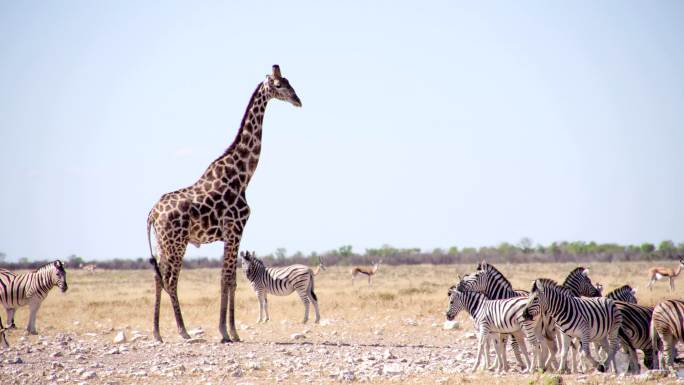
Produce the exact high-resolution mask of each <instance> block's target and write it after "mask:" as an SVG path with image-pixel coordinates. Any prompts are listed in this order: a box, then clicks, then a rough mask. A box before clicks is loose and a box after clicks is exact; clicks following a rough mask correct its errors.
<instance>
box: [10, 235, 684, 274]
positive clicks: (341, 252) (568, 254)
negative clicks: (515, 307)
mask: <svg viewBox="0 0 684 385" xmlns="http://www.w3.org/2000/svg"><path fill="white" fill-rule="evenodd" d="M259 257H260V258H262V259H263V260H264V262H265V263H266V264H267V265H269V266H283V265H289V264H295V263H299V264H304V265H309V266H315V265H317V264H318V261H319V259H322V260H323V262H324V263H325V265H326V266H333V265H362V264H371V263H373V262H376V261H379V260H382V261H383V263H384V264H388V265H415V264H435V265H441V264H455V263H477V262H479V261H481V260H482V259H486V260H487V261H490V262H492V263H526V262H545V263H554V262H577V263H591V262H614V261H615V262H617V261H643V260H667V259H676V258H678V257H684V243H679V244H675V243H674V242H672V241H670V240H665V241H662V242H660V243H659V244H658V245H655V244H652V243H642V244H640V245H619V244H616V243H596V242H582V241H575V242H553V243H551V244H550V245H541V244H537V245H534V244H533V242H532V240H531V239H530V238H522V239H521V240H520V241H519V242H518V243H517V244H511V243H508V242H502V243H500V244H499V245H497V246H487V247H480V248H474V247H463V248H459V247H457V246H452V247H449V248H448V249H442V248H435V249H433V250H430V251H427V250H421V249H420V248H395V247H392V246H390V245H383V246H381V247H378V248H369V249H366V250H365V251H364V252H355V251H354V249H353V247H352V246H351V245H344V246H340V247H338V248H337V249H333V250H329V251H326V252H322V253H317V252H312V253H310V254H308V255H307V254H304V253H302V252H299V251H298V252H295V253H292V254H288V253H287V250H286V249H284V248H279V249H276V250H275V251H274V252H273V253H270V254H267V255H261V256H259ZM5 261H6V254H4V253H1V252H0V267H2V268H5V269H10V270H20V269H35V268H37V267H39V266H42V265H44V264H46V263H48V262H49V261H47V260H29V259H28V258H25V257H23V258H20V259H19V260H18V261H17V262H5ZM65 261H66V262H67V267H68V268H69V269H78V268H80V267H82V266H84V265H88V264H95V265H96V266H97V269H117V270H126V269H149V268H151V267H150V264H149V262H148V261H147V258H137V259H111V260H105V261H100V260H88V259H86V258H84V257H81V256H77V255H71V256H69V257H67V258H66V260H65ZM221 265H222V260H221V258H208V257H200V258H185V259H184V261H183V266H184V268H185V269H193V268H220V267H221Z"/></svg>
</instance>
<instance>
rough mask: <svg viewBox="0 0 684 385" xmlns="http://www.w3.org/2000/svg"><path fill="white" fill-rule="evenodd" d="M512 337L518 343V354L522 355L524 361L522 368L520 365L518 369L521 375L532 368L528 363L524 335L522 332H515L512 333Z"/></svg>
mask: <svg viewBox="0 0 684 385" xmlns="http://www.w3.org/2000/svg"><path fill="white" fill-rule="evenodd" d="M512 337H513V338H514V339H515V340H516V341H518V346H519V347H520V353H521V354H522V357H523V359H524V361H525V364H524V366H523V365H520V369H521V371H522V372H523V373H527V372H528V371H529V370H530V369H531V368H532V364H531V363H530V355H529V353H528V352H527V346H526V345H525V335H524V334H523V332H522V331H517V332H515V333H513V335H512ZM504 348H505V347H504ZM507 370H508V369H507Z"/></svg>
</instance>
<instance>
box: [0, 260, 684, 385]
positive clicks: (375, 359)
mask: <svg viewBox="0 0 684 385" xmlns="http://www.w3.org/2000/svg"><path fill="white" fill-rule="evenodd" d="M649 265H650V264H648V263H642V262H638V263H637V262H635V263H618V264H595V265H593V266H590V268H591V273H590V275H591V277H592V279H593V280H594V281H595V282H597V281H598V282H601V283H602V284H603V285H604V287H605V290H606V292H607V291H610V290H612V289H613V288H615V287H618V286H621V285H623V284H631V285H633V286H635V287H638V288H639V292H638V294H637V297H638V298H639V299H640V303H644V304H652V303H654V302H656V301H657V300H658V299H661V298H672V297H682V295H681V289H677V291H675V293H673V294H670V293H668V292H667V289H666V285H665V284H664V283H659V284H658V287H657V288H656V289H655V290H653V291H652V292H650V291H648V290H646V289H645V282H646V276H645V271H646V269H647V267H648V266H649ZM498 267H499V269H500V270H501V271H502V272H504V273H505V274H506V275H507V276H508V277H509V278H510V280H511V281H512V283H513V285H514V287H516V288H525V289H529V287H528V286H529V284H530V283H531V281H532V280H533V279H534V278H537V277H550V278H554V279H557V280H562V278H564V276H565V275H566V274H567V273H568V272H569V271H570V270H571V269H572V268H574V267H576V265H575V264H553V265H549V264H522V265H498ZM472 269H474V266H470V265H467V266H459V265H456V266H454V265H451V266H427V265H424V266H399V267H391V266H381V268H380V271H379V273H378V276H377V277H376V279H375V280H374V283H373V286H371V287H369V286H368V285H367V283H366V282H365V281H363V280H358V281H357V282H356V284H355V285H354V286H352V285H351V281H350V276H349V271H348V270H349V269H348V268H347V267H332V268H330V269H328V271H325V272H323V273H321V275H319V276H318V277H317V278H316V293H317V295H318V297H319V301H320V305H321V314H322V322H321V323H320V324H318V325H315V324H313V323H311V321H310V323H309V324H307V325H302V324H301V319H302V318H303V307H302V305H301V303H300V302H299V299H298V298H297V297H295V296H290V297H269V306H270V316H271V321H269V323H267V324H257V323H256V319H257V317H258V306H257V302H256V299H255V298H254V295H253V294H252V293H251V291H250V288H249V286H248V285H247V283H246V282H245V280H244V277H243V276H242V272H241V271H240V272H239V277H240V280H239V282H238V294H237V309H236V316H237V319H238V331H239V333H240V336H241V339H242V342H239V343H233V344H221V343H220V342H219V334H218V331H217V325H218V309H219V296H218V291H219V283H218V282H219V272H218V271H217V270H187V271H184V272H183V273H182V274H181V277H182V278H181V285H180V290H179V293H180V298H181V306H182V309H183V315H184V317H185V321H186V324H187V325H188V329H189V330H190V332H191V334H195V335H196V337H195V338H193V340H190V341H189V342H186V341H184V340H182V339H181V338H180V337H179V336H178V334H177V332H176V328H175V321H174V320H173V314H172V311H171V308H170V306H169V303H168V299H167V298H165V297H164V300H163V301H162V323H161V330H162V336H163V337H164V338H165V342H164V343H162V344H160V343H157V342H155V341H153V339H152V337H151V328H152V304H153V300H154V298H153V297H154V294H153V276H152V271H151V270H150V271H100V272H97V271H96V272H94V273H88V272H82V271H69V275H68V280H69V285H70V289H69V291H68V292H67V293H65V294H61V293H59V292H58V290H57V289H55V290H54V292H52V293H51V294H50V296H49V297H48V299H47V300H46V301H45V302H44V304H43V307H42V309H41V310H40V312H39V315H38V322H37V326H38V331H39V333H40V335H39V336H26V335H25V333H24V331H23V330H22V329H23V327H25V325H26V318H27V313H28V309H21V310H20V311H19V312H18V315H17V324H18V325H19V328H20V329H18V330H12V331H10V332H9V334H8V339H9V342H10V344H11V347H10V348H9V349H5V350H2V349H0V384H3V385H4V384H51V383H54V384H71V383H86V384H169V383H178V384H265V383H269V384H270V383H313V384H318V383H331V382H371V383H408V384H462V383H480V382H484V383H493V384H497V383H501V384H537V383H538V384H556V383H558V382H557V381H558V380H559V378H562V381H563V382H565V383H586V384H593V383H597V384H598V383H679V382H681V381H680V380H678V379H677V377H676V376H675V377H664V378H660V377H659V376H657V375H656V374H654V373H647V372H643V373H642V374H641V375H639V376H623V375H619V376H615V375H612V374H597V373H587V374H572V375H563V376H557V375H555V374H540V373H535V374H521V373H518V372H517V366H516V365H515V363H514V362H513V358H512V354H509V360H510V361H511V366H512V368H514V369H513V370H512V371H511V372H509V373H506V374H496V373H493V372H488V371H482V370H480V371H479V372H477V373H475V374H471V373H470V368H471V366H472V363H473V359H474V356H475V352H476V350H475V349H476V348H475V338H474V334H473V329H472V323H471V322H470V320H469V319H468V317H467V315H465V314H461V315H459V317H458V322H459V323H460V328H458V329H453V330H444V329H443V324H444V311H445V310H446V306H447V295H446V294H447V289H448V287H449V286H450V285H451V284H452V283H453V282H454V280H455V276H456V274H457V273H461V274H463V273H466V272H469V271H471V270H472ZM682 285H684V283H682ZM678 286H681V285H678ZM4 318H5V317H4V315H3V320H4ZM120 332H124V334H125V335H126V341H125V342H122V343H114V339H115V337H116V336H117V334H119V333H120Z"/></svg>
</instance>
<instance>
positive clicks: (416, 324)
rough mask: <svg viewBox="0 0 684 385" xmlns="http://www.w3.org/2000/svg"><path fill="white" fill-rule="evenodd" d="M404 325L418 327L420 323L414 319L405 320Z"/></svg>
mask: <svg viewBox="0 0 684 385" xmlns="http://www.w3.org/2000/svg"><path fill="white" fill-rule="evenodd" d="M404 323H405V324H406V325H408V326H418V321H416V320H414V319H405V320H404Z"/></svg>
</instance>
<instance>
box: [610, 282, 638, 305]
mask: <svg viewBox="0 0 684 385" xmlns="http://www.w3.org/2000/svg"><path fill="white" fill-rule="evenodd" d="M606 298H610V299H612V300H613V301H622V302H629V303H633V304H636V303H637V298H636V289H632V287H631V286H629V285H624V286H620V287H618V288H617V289H615V290H613V291H611V292H610V293H608V294H606Z"/></svg>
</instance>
